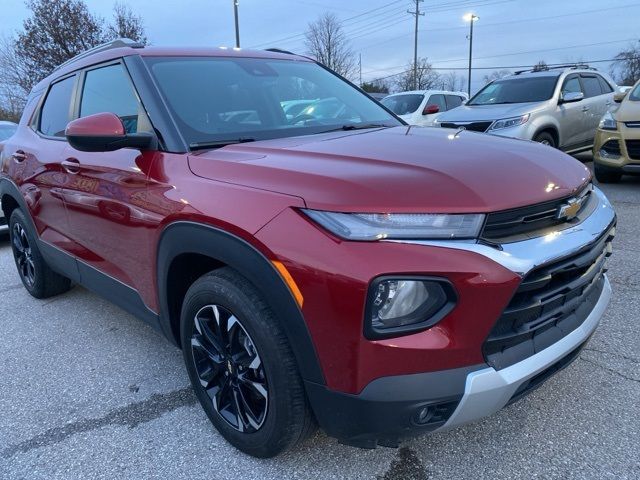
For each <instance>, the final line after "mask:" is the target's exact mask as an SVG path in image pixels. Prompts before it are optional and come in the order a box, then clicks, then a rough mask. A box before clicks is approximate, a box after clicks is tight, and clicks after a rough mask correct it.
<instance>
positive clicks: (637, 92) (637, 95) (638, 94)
mask: <svg viewBox="0 0 640 480" xmlns="http://www.w3.org/2000/svg"><path fill="white" fill-rule="evenodd" d="M629 100H631V101H632V102H638V101H640V83H639V84H638V85H636V86H635V88H634V89H633V90H632V91H631V93H630V94H629Z"/></svg>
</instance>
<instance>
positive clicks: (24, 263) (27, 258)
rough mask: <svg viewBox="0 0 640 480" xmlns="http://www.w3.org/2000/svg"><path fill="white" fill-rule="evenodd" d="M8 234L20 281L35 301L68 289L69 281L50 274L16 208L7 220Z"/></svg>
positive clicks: (55, 274) (54, 273)
mask: <svg viewBox="0 0 640 480" xmlns="http://www.w3.org/2000/svg"><path fill="white" fill-rule="evenodd" d="M9 235H10V238H11V249H12V250H13V258H14V260H15V262H16V267H17V268H18V273H19V274H20V280H22V284H23V285H24V287H25V288H26V289H27V291H28V292H29V293H30V294H31V295H32V296H34V297H35V298H48V297H52V296H54V295H58V294H60V293H64V292H66V291H68V290H69V289H70V288H71V280H69V279H68V278H66V277H63V276H62V275H60V274H58V273H56V272H54V271H53V270H51V268H49V265H47V262H46V261H45V260H44V258H43V257H42V254H41V253H40V250H39V249H38V244H37V243H36V237H35V234H34V233H33V232H32V231H31V228H30V223H29V222H28V221H27V219H26V217H25V215H24V213H23V212H22V211H21V210H20V209H15V210H14V211H13V213H12V214H11V218H10V220H9Z"/></svg>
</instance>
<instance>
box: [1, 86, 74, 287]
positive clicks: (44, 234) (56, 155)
mask: <svg viewBox="0 0 640 480" xmlns="http://www.w3.org/2000/svg"><path fill="white" fill-rule="evenodd" d="M76 84H77V75H75V74H73V75H69V76H66V77H63V78H61V79H58V80H56V81H55V82H53V83H52V84H51V85H50V87H49V88H48V90H47V92H46V93H45V94H44V101H43V102H41V105H40V107H39V109H38V110H37V113H36V114H35V116H34V118H33V120H32V122H31V125H30V127H31V128H26V129H20V132H19V133H18V135H17V138H16V137H14V140H15V142H16V149H15V151H13V152H11V153H12V158H13V162H14V165H15V167H16V171H15V175H14V178H15V180H16V183H18V185H19V187H20V189H21V190H22V193H23V194H24V195H25V200H26V202H27V205H29V207H30V209H31V215H32V218H33V219H34V221H35V224H36V228H37V230H38V234H39V236H40V237H41V239H42V240H44V241H45V242H47V243H48V244H51V245H53V246H55V247H57V248H58V249H61V250H68V249H69V245H68V242H67V235H68V233H69V224H68V219H67V214H66V211H65V207H64V201H63V192H64V188H65V187H66V185H67V184H68V183H69V181H70V175H69V172H67V170H66V168H65V166H64V164H63V158H64V157H63V155H64V150H65V148H66V146H67V142H66V139H65V136H64V131H65V128H66V127H67V123H68V122H69V120H70V118H71V112H72V108H73V98H74V95H75V91H76V88H77V86H76ZM65 273H68V274H69V275H70V276H72V272H65Z"/></svg>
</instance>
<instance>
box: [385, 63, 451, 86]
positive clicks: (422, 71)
mask: <svg viewBox="0 0 640 480" xmlns="http://www.w3.org/2000/svg"><path fill="white" fill-rule="evenodd" d="M417 77H418V78H417V82H414V77H413V62H409V63H407V68H406V69H405V71H404V72H402V73H401V74H400V75H398V76H397V77H396V81H395V87H396V89H397V90H399V91H406V90H413V89H414V85H415V84H416V83H417V85H416V88H417V90H427V89H429V88H434V87H437V86H439V85H441V81H440V75H439V74H438V72H436V71H435V70H434V69H433V67H432V66H431V64H430V63H429V62H428V60H427V59H426V58H420V59H418V69H417Z"/></svg>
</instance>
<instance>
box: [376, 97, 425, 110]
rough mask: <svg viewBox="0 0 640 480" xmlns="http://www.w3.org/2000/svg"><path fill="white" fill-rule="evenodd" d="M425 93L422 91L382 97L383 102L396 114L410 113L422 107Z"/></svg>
mask: <svg viewBox="0 0 640 480" xmlns="http://www.w3.org/2000/svg"><path fill="white" fill-rule="evenodd" d="M422 100H424V95H422V94H420V93H406V94H402V95H391V96H390V97H386V98H384V99H382V104H383V105H384V106H385V107H387V108H388V109H389V110H391V111H392V112H393V113H395V114H396V115H409V114H410V113H414V112H416V111H417V110H418V108H420V104H421V103H422Z"/></svg>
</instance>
